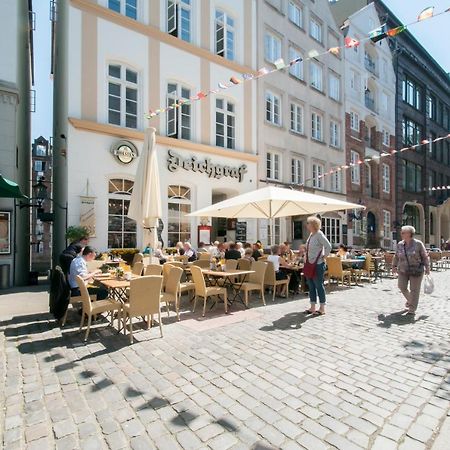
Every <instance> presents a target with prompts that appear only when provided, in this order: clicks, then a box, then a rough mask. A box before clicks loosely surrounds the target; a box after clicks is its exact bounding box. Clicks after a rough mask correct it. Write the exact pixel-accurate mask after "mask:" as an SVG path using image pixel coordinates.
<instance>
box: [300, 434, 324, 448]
mask: <svg viewBox="0 0 450 450" xmlns="http://www.w3.org/2000/svg"><path fill="white" fill-rule="evenodd" d="M297 442H298V443H299V444H300V445H301V446H302V447H304V448H306V449H308V450H328V445H326V444H325V443H324V442H323V441H321V440H320V439H318V438H316V437H315V436H313V435H311V434H309V433H304V434H302V435H301V436H300V437H299V438H298V439H297Z"/></svg>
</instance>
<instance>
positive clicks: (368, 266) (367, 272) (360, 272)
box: [353, 253, 375, 282]
mask: <svg viewBox="0 0 450 450" xmlns="http://www.w3.org/2000/svg"><path fill="white" fill-rule="evenodd" d="M364 256H365V258H366V259H365V260H364V264H363V266H362V268H361V269H353V275H354V276H355V279H356V280H358V282H360V281H361V278H362V277H363V276H365V277H367V278H368V279H369V281H371V280H372V275H373V274H374V272H375V265H374V262H373V261H372V255H371V254H370V253H366V254H365V255H364Z"/></svg>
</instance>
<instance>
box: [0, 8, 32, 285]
mask: <svg viewBox="0 0 450 450" xmlns="http://www.w3.org/2000/svg"><path fill="white" fill-rule="evenodd" d="M0 16H1V17H2V18H5V19H4V20H3V21H2V27H1V28H0V57H1V61H2V64H1V66H0V173H1V174H2V175H3V176H4V177H5V178H7V179H9V180H11V181H14V182H15V183H17V184H18V185H19V187H20V189H21V191H22V193H24V194H25V195H28V196H30V195H29V194H30V148H31V138H30V134H31V127H30V117H31V108H30V106H31V105H30V94H31V87H32V83H33V40H32V36H33V12H32V2H31V0H20V1H18V0H4V1H2V2H1V3H0ZM6 18H7V19H6ZM29 236H30V220H29V209H28V208H19V201H18V200H15V199H10V198H0V266H7V271H6V272H7V273H5V272H3V271H2V272H1V273H2V279H1V280H0V285H1V286H11V285H12V284H16V285H24V284H26V283H27V282H28V274H29V270H30V239H29ZM8 274H9V275H8ZM4 278H5V279H4ZM6 278H7V279H6Z"/></svg>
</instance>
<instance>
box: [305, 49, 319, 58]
mask: <svg viewBox="0 0 450 450" xmlns="http://www.w3.org/2000/svg"><path fill="white" fill-rule="evenodd" d="M319 54H320V53H319V52H318V51H317V50H315V49H312V50H310V51H309V52H308V56H309V57H310V58H317V57H318V56H319Z"/></svg>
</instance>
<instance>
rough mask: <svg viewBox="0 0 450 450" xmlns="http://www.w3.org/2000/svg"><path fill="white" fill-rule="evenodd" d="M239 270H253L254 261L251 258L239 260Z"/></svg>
mask: <svg viewBox="0 0 450 450" xmlns="http://www.w3.org/2000/svg"><path fill="white" fill-rule="evenodd" d="M237 266H238V269H239V270H251V268H252V262H251V261H250V260H249V259H245V258H241V259H238V260H237Z"/></svg>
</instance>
